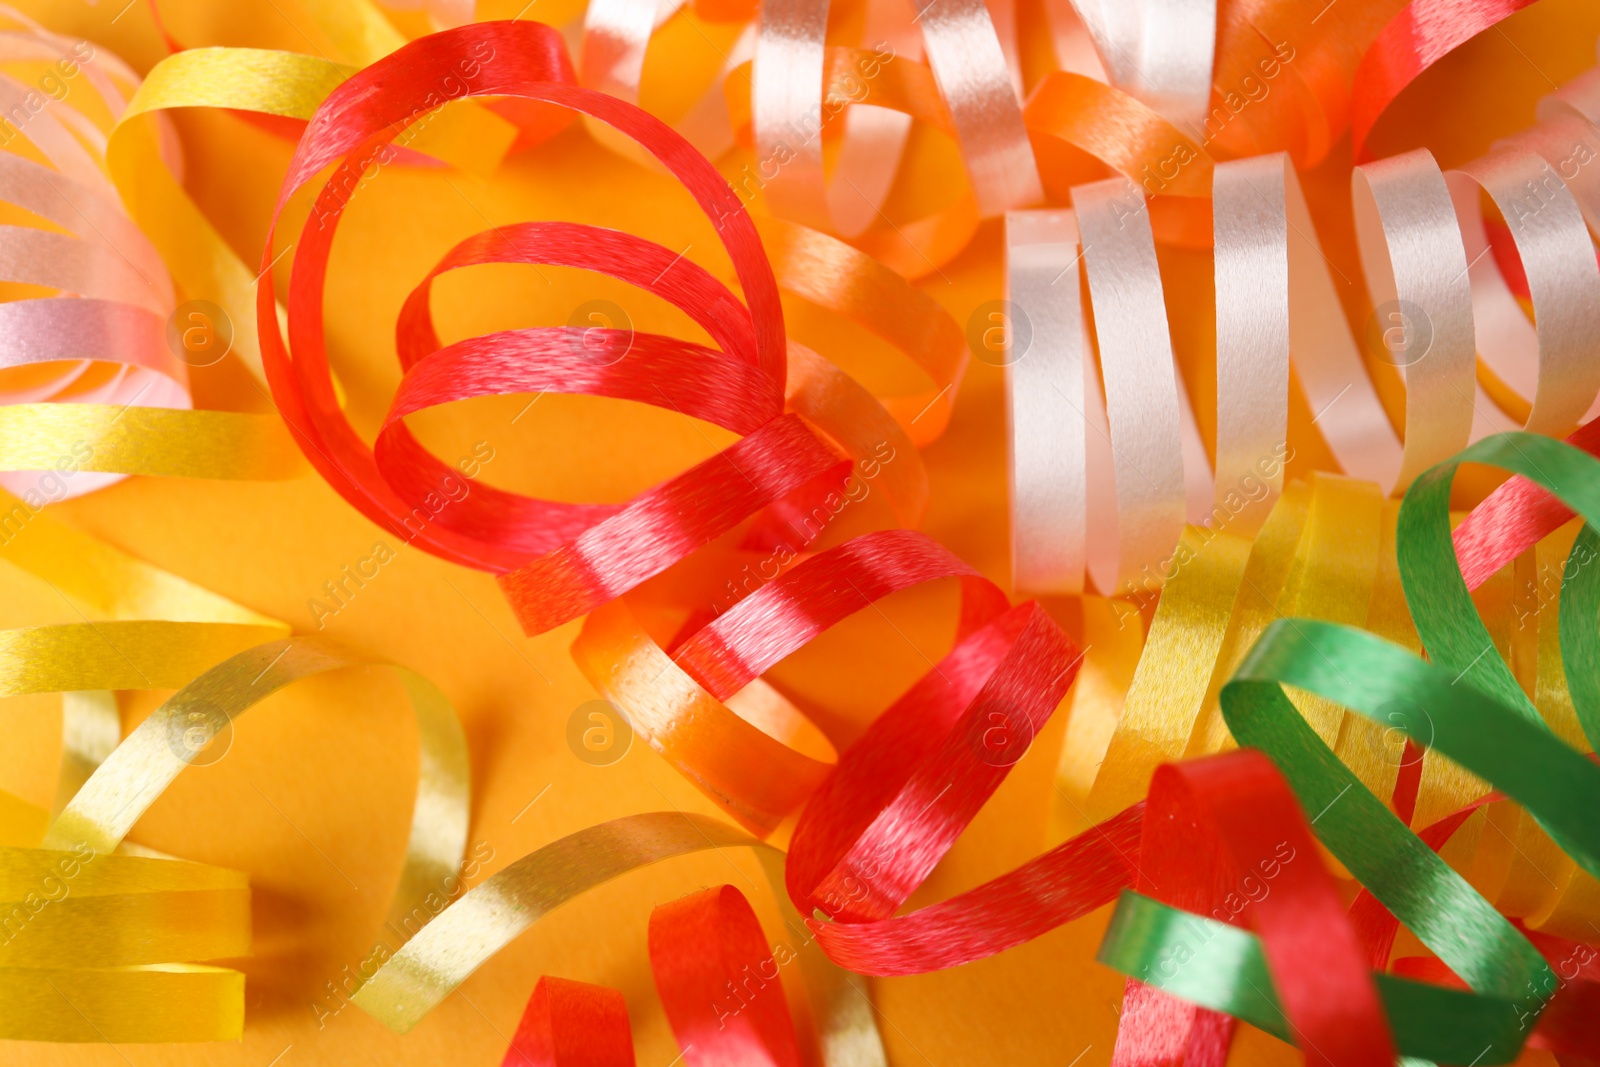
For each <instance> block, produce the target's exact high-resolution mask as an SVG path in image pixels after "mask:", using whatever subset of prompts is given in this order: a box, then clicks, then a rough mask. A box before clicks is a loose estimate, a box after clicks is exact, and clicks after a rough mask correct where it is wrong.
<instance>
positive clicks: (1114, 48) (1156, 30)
mask: <svg viewBox="0 0 1600 1067" xmlns="http://www.w3.org/2000/svg"><path fill="white" fill-rule="evenodd" d="M1073 6H1074V7H1075V8H1076V9H1077V12H1078V15H1079V17H1081V18H1082V19H1083V24H1084V26H1085V28H1087V30H1088V32H1089V36H1090V38H1091V39H1092V40H1093V41H1094V45H1095V50H1096V51H1097V52H1098V53H1099V56H1100V61H1101V63H1102V64H1103V65H1104V67H1105V70H1106V73H1107V74H1108V75H1109V78H1110V81H1111V84H1113V85H1115V86H1116V87H1117V88H1119V89H1122V90H1124V91H1125V92H1128V93H1130V94H1131V95H1133V96H1135V97H1138V98H1139V99H1140V100H1142V101H1144V102H1145V103H1146V104H1148V105H1150V107H1151V108H1153V109H1154V110H1156V111H1158V112H1160V113H1162V114H1164V115H1168V116H1169V117H1171V118H1173V119H1174V120H1177V119H1188V120H1190V121H1193V120H1196V119H1201V118H1203V116H1204V114H1205V110H1206V104H1207V102H1208V101H1209V100H1210V99H1211V61H1212V51H1213V48H1214V45H1215V42H1216V32H1217V9H1216V4H1215V3H1202V4H1183V3H1172V2H1169V0H1141V2H1136V3H1120V4H1119V3H1112V2H1102V0H1074V3H1073Z"/></svg>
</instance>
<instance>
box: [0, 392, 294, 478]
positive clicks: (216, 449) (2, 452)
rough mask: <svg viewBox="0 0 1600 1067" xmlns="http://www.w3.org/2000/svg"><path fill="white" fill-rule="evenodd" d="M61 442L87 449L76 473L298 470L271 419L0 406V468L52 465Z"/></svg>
mask: <svg viewBox="0 0 1600 1067" xmlns="http://www.w3.org/2000/svg"><path fill="white" fill-rule="evenodd" d="M67 441H72V442H82V443H84V444H86V445H87V446H88V449H87V453H88V454H87V458H84V459H82V460H80V461H78V463H77V469H78V470H87V471H112V472H115V473H118V474H152V475H159V476H165V477H179V478H230V479H232V478H238V479H250V480H256V481H269V480H274V479H281V478H287V477H289V476H291V475H292V474H293V473H294V472H295V471H296V470H298V469H299V468H300V461H299V457H298V455H297V454H296V452H295V448H294V444H293V442H291V441H290V440H289V435H288V434H287V433H286V432H285V431H284V428H283V424H282V423H280V422H279V421H278V420H277V419H275V418H271V417H266V416H260V415H244V414H239V413H237V412H232V411H191V410H188V409H183V408H146V407H129V406H127V405H124V404H12V405H10V406H7V407H0V470H14V471H30V470H50V469H52V468H53V467H54V466H55V465H56V464H57V463H58V462H59V461H60V460H59V457H60V456H61V454H62V448H61V443H62V442H67Z"/></svg>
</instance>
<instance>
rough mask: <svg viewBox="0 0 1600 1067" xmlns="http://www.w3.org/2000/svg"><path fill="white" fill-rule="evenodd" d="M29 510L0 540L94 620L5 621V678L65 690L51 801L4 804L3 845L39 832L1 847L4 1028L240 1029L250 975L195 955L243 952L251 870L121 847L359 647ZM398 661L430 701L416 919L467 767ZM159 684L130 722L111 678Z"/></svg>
mask: <svg viewBox="0 0 1600 1067" xmlns="http://www.w3.org/2000/svg"><path fill="white" fill-rule="evenodd" d="M11 503H13V504H17V502H16V501H12V502H11ZM17 506H18V507H23V505H20V504H17ZM17 513H18V512H17V511H16V510H15V509H13V512H12V515H15V514H17ZM23 514H25V515H26V523H25V524H24V525H22V526H20V527H17V528H15V530H14V532H11V533H10V534H9V536H8V537H7V538H6V539H5V540H4V542H3V543H0V558H4V559H5V560H6V561H7V562H9V563H11V564H14V565H16V566H18V567H21V568H22V569H24V570H26V571H28V572H30V573H31V574H33V575H35V576H36V577H38V578H40V579H42V580H44V581H46V582H49V583H50V584H51V585H52V586H53V587H54V588H55V589H57V590H58V591H59V592H60V593H61V594H62V595H63V596H64V597H66V598H67V599H68V601H69V602H70V603H72V604H73V605H74V606H75V607H76V609H77V610H78V611H79V613H80V614H81V615H82V616H83V617H84V620H85V621H84V622H82V623H73V624H69V625H64V626H43V627H34V628H31V629H26V630H11V631H6V632H4V633H3V634H0V647H3V649H4V656H3V659H4V668H3V670H0V692H5V693H8V694H20V693H40V692H61V693H62V694H63V708H62V711H63V731H62V732H63V752H62V768H61V783H60V788H59V791H58V792H59V795H60V798H61V799H60V801H59V802H58V811H57V813H56V814H55V815H54V816H53V817H52V816H50V815H48V813H45V812H42V811H38V810H37V809H32V808H31V806H30V805H27V804H25V803H23V802H21V801H14V802H13V803H12V806H11V810H7V811H6V812H5V813H4V814H5V819H4V820H3V822H4V824H5V837H6V841H7V843H8V844H11V845H16V846H27V847H12V848H5V849H0V852H3V855H0V889H3V892H0V896H5V895H6V894H8V893H9V894H15V896H14V897H12V896H8V897H6V899H7V900H11V901H14V902H13V903H4V902H3V901H0V904H3V905H4V907H3V910H4V911H5V913H6V915H7V916H9V917H10V918H11V919H12V920H13V926H16V927H17V929H15V930H13V929H12V928H11V927H8V928H7V929H8V931H9V932H10V933H11V937H10V938H8V940H7V942H6V944H5V945H4V946H3V947H0V984H4V985H6V988H7V989H8V990H9V991H10V992H11V994H12V995H13V996H12V999H10V1000H8V1002H7V1003H8V1005H10V1006H11V1007H9V1008H8V1010H7V1011H6V1012H4V1013H0V1031H3V1032H4V1033H5V1034H6V1036H7V1037H14V1038H26V1039H32V1040H59V1041H108V1040H109V1041H113V1042H151V1041H203V1040H225V1039H230V1038H236V1037H237V1036H238V1035H239V1032H240V1027H241V1026H242V1024H243V991H244V985H243V976H242V975H240V974H239V973H238V972H235V971H229V970H222V969H218V968H208V967H198V966H191V965H188V964H186V963H184V962H182V961H187V960H203V959H214V958H226V957H232V956H241V955H248V954H249V951H250V935H249V928H250V927H249V922H250V920H249V889H248V885H247V884H246V882H245V879H244V876H243V875H242V874H239V873H238V872H233V871H223V870H219V869H217V868H213V867H208V866H205V865H202V864H194V863H188V862H185V861H179V860H173V859H152V858H146V857H143V856H124V855H122V854H120V853H119V852H118V849H119V846H121V845H122V842H123V838H124V837H125V836H126V834H127V833H128V832H129V830H131V829H132V827H133V826H134V824H135V823H136V822H137V820H138V817H139V815H140V814H142V813H143V812H144V810H145V809H146V808H147V807H148V806H149V804H150V803H151V802H152V801H153V800H154V799H155V798H156V797H157V796H158V795H160V793H161V792H163V791H164V789H165V788H166V786H167V785H168V784H169V783H170V782H171V781H172V779H173V778H174V777H176V776H177V774H178V773H179V772H180V771H182V770H183V768H184V767H186V766H187V765H188V763H189V761H190V760H192V759H193V758H194V757H195V756H196V754H197V753H198V752H200V751H203V750H204V748H205V746H206V743H207V742H209V741H211V740H213V739H214V738H215V736H216V735H217V733H218V732H220V731H223V730H226V729H228V728H229V727H228V724H229V723H230V722H231V720H232V719H233V717H235V716H237V715H238V714H241V713H243V711H245V710H246V709H247V708H248V707H250V706H251V705H253V704H255V703H257V702H258V701H260V700H261V699H263V698H265V697H266V696H268V695H270V694H271V693H272V692H274V691H276V690H277V689H279V688H282V687H283V686H285V685H288V684H291V683H292V682H294V681H296V680H298V679H300V678H302V677H306V676H308V675H310V674H314V673H320V672H322V671H327V670H335V669H340V668H343V667H348V666H353V665H357V664H359V663H364V662H366V661H364V660H356V659H352V658H351V657H349V656H348V655H347V654H345V653H342V652H340V651H338V650H337V649H334V648H333V647H331V646H329V645H327V644H326V643H324V642H320V641H318V640H315V639H307V638H298V639H297V638H290V639H288V640H283V639H282V638H283V635H285V634H286V633H287V630H288V627H287V626H286V625H285V624H283V623H281V622H278V621H276V620H274V619H270V618H267V617H266V616H263V615H260V614H258V613H256V612H253V611H250V610H249V609H247V608H244V607H241V606H240V605H238V604H235V603H233V602H231V601H229V600H226V599H224V598H222V597H219V596H217V595H216V594H214V593H211V592H208V591H207V590H204V589H202V588H200V587H198V586H195V585H192V584H191V583H189V582H187V581H185V580H183V579H181V578H179V577H177V576H175V575H172V574H169V573H167V572H165V571H162V570H159V569H157V568H155V567H152V566H150V565H149V564H147V563H143V562H141V561H139V560H136V559H133V558H131V557H129V556H126V555H124V554H123V553H121V552H119V551H117V550H116V549H113V548H111V547H110V546H108V545H105V544H103V543H101V542H99V541H97V540H95V539H93V538H91V537H88V536H87V535H85V534H82V533H80V532H77V531H76V530H74V529H73V528H72V527H70V526H67V525H65V524H63V523H61V522H59V521H58V520H56V519H54V518H52V517H51V516H49V515H47V514H45V513H44V512H42V511H41V512H33V513H31V514H27V513H26V512H23ZM91 620H92V621H91ZM263 641H265V642H266V643H261V642H263ZM218 659H222V660H223V662H222V663H220V664H216V661H217V660H218ZM213 664H216V665H215V666H213ZM207 668H210V669H207ZM399 673H400V676H401V681H402V682H403V683H404V684H405V687H406V689H407V692H408V694H409V696H410V697H411V700H412V704H413V708H414V710H415V712H416V715H417V721H418V727H419V756H418V784H417V797H416V805H415V813H414V817H413V823H412V828H411V834H410V841H409V843H408V846H407V855H406V859H405V862H404V864H403V865H402V871H401V878H400V884H399V887H398V888H397V890H396V892H395V896H394V899H393V901H392V903H391V907H390V916H389V917H390V919H391V920H392V922H393V923H394V927H395V929H408V928H414V927H416V926H418V925H420V924H421V923H422V922H425V921H426V920H427V918H428V917H429V916H431V915H432V914H433V911H434V910H436V909H429V908H427V907H425V906H424V900H425V898H427V897H429V896H430V895H433V894H440V893H443V894H444V895H445V896H448V895H449V894H448V892H447V889H448V885H449V880H450V879H451V878H453V877H454V876H455V875H456V873H457V871H458V869H459V867H460V863H461V856H462V852H463V850H464V847H465V843H466V827H467V818H468V790H469V781H468V773H467V762H466V759H467V757H466V743H465V739H464V737H463V736H462V733H461V727H460V724H459V722H458V720H457V719H456V716H455V712H454V710H453V709H452V708H451V706H450V704H449V703H448V701H446V700H445V698H444V697H443V696H442V695H441V694H440V693H439V692H438V690H437V689H435V688H434V687H433V686H432V685H431V684H430V683H428V682H427V681H426V680H425V679H422V678H420V677H419V676H417V675H414V674H412V673H411V672H408V671H404V670H400V671H399ZM197 675H198V677H196V676H197ZM152 688H178V689H179V692H178V693H177V694H176V695H175V696H173V697H172V698H170V699H169V700H167V701H166V702H165V703H164V704H162V706H161V707H160V708H158V709H157V710H156V711H155V712H153V713H152V714H151V715H150V716H149V717H148V718H146V719H145V720H144V722H142V723H141V724H140V725H139V726H138V727H137V728H136V729H135V730H134V731H133V732H132V733H131V734H129V735H128V737H127V738H126V739H123V738H122V737H121V723H120V721H119V716H118V712H117V707H116V701H115V699H114V697H113V695H112V694H111V693H110V692H108V690H116V689H152ZM196 730H198V731H199V732H200V733H201V734H203V735H204V736H203V737H196V736H192V735H193V734H194V733H195V731H196ZM47 823H48V825H47ZM18 916H20V917H21V918H20V919H18ZM407 922H409V924H410V926H409V927H407V926H406V925H404V924H405V923H407ZM19 923H20V925H19Z"/></svg>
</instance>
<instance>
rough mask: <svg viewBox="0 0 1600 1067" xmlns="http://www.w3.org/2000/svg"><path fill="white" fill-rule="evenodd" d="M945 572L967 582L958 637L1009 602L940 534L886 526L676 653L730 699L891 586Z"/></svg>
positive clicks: (822, 556) (751, 601)
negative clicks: (940, 540)
mask: <svg viewBox="0 0 1600 1067" xmlns="http://www.w3.org/2000/svg"><path fill="white" fill-rule="evenodd" d="M939 578H959V579H960V580H961V582H962V618H961V622H960V624H959V627H958V632H957V637H958V638H959V637H965V636H966V635H967V634H969V633H970V632H972V630H974V629H976V628H977V627H978V626H979V625H981V624H983V623H986V622H988V621H989V620H991V619H993V618H995V617H996V616H998V615H1000V614H1001V613H1003V612H1004V611H1006V610H1007V608H1008V607H1009V604H1008V603H1007V601H1006V596H1005V594H1004V593H1002V592H1001V591H1000V589H999V588H998V587H997V586H996V585H995V584H994V583H993V582H991V581H989V580H988V579H987V578H985V577H983V576H982V575H980V574H979V573H978V572H977V571H976V570H974V569H973V568H972V567H971V566H969V565H968V564H966V563H964V562H962V560H961V559H959V558H958V557H957V556H955V555H954V554H953V553H952V552H950V550H949V549H947V548H945V547H944V546H943V545H941V544H939V543H938V542H937V541H934V540H933V539H932V538H930V537H928V536H926V535H924V534H920V533H917V532H915V531H913V530H884V531H881V532H878V533H869V534H862V535H861V536H860V537H856V538H853V539H852V540H850V541H848V542H846V543H845V544H842V545H839V546H838V547H836V548H833V549H830V550H828V551H826V552H822V553H819V554H818V555H815V556H812V557H811V558H809V559H807V560H805V561H804V562H803V563H801V564H799V565H798V566H795V567H793V568H791V569H790V570H788V571H787V572H785V573H784V574H782V575H780V576H779V577H778V578H776V579H774V580H772V581H771V582H768V583H767V584H766V585H764V586H762V587H761V588H760V589H758V590H756V591H755V592H754V593H751V594H750V595H749V596H746V597H744V598H743V599H741V600H740V601H739V602H738V603H737V604H735V605H734V606H733V607H732V608H730V609H728V610H727V611H725V612H723V613H722V614H721V615H719V616H717V617H716V618H714V619H713V620H711V621H710V622H709V623H707V624H706V625H705V626H704V627H703V628H701V629H700V630H699V632H697V633H695V634H693V635H692V636H690V637H689V638H688V639H687V640H685V641H684V642H683V643H682V644H680V645H679V646H678V647H677V649H676V650H674V652H673V654H672V658H673V659H674V660H676V661H677V663H678V665H679V666H680V667H682V668H683V669H684V670H685V671H687V672H688V673H689V675H690V676H691V677H693V678H694V680H695V681H697V682H699V683H700V684H701V685H702V686H703V687H705V689H706V690H707V692H709V693H711V695H712V696H714V697H716V698H717V699H718V700H726V699H728V698H729V697H730V696H732V695H733V694H734V693H737V692H738V691H739V690H740V689H743V688H744V687H745V686H746V685H748V684H750V682H751V681H753V680H754V679H756V678H757V677H759V676H760V675H762V674H764V673H766V671H767V669H768V668H770V667H772V666H773V665H774V664H776V663H777V662H778V661H779V660H781V659H783V658H784V657H785V656H787V655H789V654H790V653H791V652H794V651H796V650H797V649H799V648H800V647H801V646H802V645H804V644H806V643H807V642H808V641H811V640H812V639H813V638H815V637H816V636H817V635H818V634H820V633H822V632H823V631H824V630H826V629H828V628H829V627H830V626H833V625H834V624H835V623H838V622H840V621H842V620H843V619H845V618H846V617H848V616H850V615H853V614H855V613H856V612H858V611H860V610H862V609H863V608H866V607H868V606H869V605H871V604H872V603H873V602H874V601H876V600H881V599H882V598H883V597H885V596H888V595H889V594H890V593H894V592H898V591H900V590H902V589H908V588H910V587H911V586H913V585H920V584H922V583H923V582H931V581H934V580H936V579H939Z"/></svg>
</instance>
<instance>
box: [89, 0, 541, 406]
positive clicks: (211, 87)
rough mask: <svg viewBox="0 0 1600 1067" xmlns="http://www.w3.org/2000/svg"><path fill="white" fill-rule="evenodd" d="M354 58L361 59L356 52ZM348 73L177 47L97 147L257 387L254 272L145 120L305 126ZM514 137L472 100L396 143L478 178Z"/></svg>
mask: <svg viewBox="0 0 1600 1067" xmlns="http://www.w3.org/2000/svg"><path fill="white" fill-rule="evenodd" d="M320 6H322V7H323V8H330V7H334V6H337V5H331V4H323V5H320ZM355 51H356V52H358V53H362V54H364V52H365V46H363V48H357V49H355ZM370 58H376V57H370ZM352 73H354V68H351V67H345V66H341V65H339V64H337V63H333V62H331V61H329V60H326V59H322V58H319V57H317V56H305V55H300V54H298V53H295V52H275V51H269V50H265V49H259V48H191V49H187V50H185V51H182V52H177V53H175V54H173V55H170V56H168V57H167V58H166V59H163V60H162V61H161V62H160V63H157V64H156V65H155V67H154V68H152V69H151V71H150V73H149V74H148V75H146V76H145V80H144V82H143V83H142V84H141V85H140V86H139V90H138V92H136V93H134V95H133V99H131V100H129V101H128V107H127V110H126V111H125V112H124V113H123V116H122V119H121V121H120V122H118V123H117V125H116V128H115V129H113V130H112V131H111V137H110V139H109V140H108V142H107V145H106V167H107V169H108V170H109V171H110V172H111V178H112V181H113V182H115V184H116V186H117V190H118V191H119V192H120V193H121V194H122V200H123V203H124V204H125V205H127V209H128V213H129V214H130V215H131V216H132V217H133V220H134V221H135V222H137V223H138V224H139V226H140V228H141V229H143V230H144V232H145V234H146V235H147V236H149V238H150V240H151V242H152V243H153V244H154V245H155V247H156V249H157V250H158V251H159V252H160V253H161V258H162V259H164V260H165V261H166V263H167V267H168V269H169V270H171V271H172V276H173V278H174V279H176V280H177V282H178V285H179V286H180V287H182V288H183V290H184V291H185V292H187V293H188V294H189V295H190V296H192V297H203V298H204V299H207V300H211V301H214V302H215V303H217V304H218V305H220V306H221V307H222V308H223V309H224V310H225V311H226V312H227V313H228V315H229V316H230V317H231V318H232V319H233V321H234V323H235V325H236V330H235V342H234V343H235V347H234V350H235V351H236V352H237V353H238V354H239V357H240V358H241V359H242V360H243V361H244V363H245V365H246V366H247V367H249V368H250V371H251V373H252V374H254V375H255V377H256V379H257V380H258V381H261V382H265V381H266V373H265V371H264V370H263V369H262V366H261V350H260V347H259V344H258V341H257V339H256V332H255V330H254V329H253V328H251V324H253V323H254V322H255V287H256V272H255V271H254V270H252V269H250V268H249V267H248V266H246V265H245V263H244V261H243V260H241V259H240V258H239V256H238V255H237V254H236V253H235V252H234V251H233V249H232V248H231V247H229V245H228V243H227V242H226V241H225V240H223V238H222V235H221V234H220V233H218V232H217V230H216V228H215V227H214V226H212V225H211V222H210V220H209V219H207V218H206V217H205V215H204V214H203V213H202V212H201V211H200V209H199V207H197V206H196V205H195V203H194V201H193V200H191V199H189V194H188V193H186V192H184V189H183V186H182V185H180V184H179V183H178V181H177V179H176V178H175V177H174V176H173V174H172V172H171V171H170V170H168V169H167V166H166V163H165V162H163V160H162V158H161V152H160V144H159V139H158V136H157V132H158V131H157V128H156V126H155V124H154V121H153V119H154V117H155V115H156V114H157V113H159V112H161V111H165V110H170V109H173V108H186V107H213V108H229V109H232V110H236V111H255V112H259V113H261V114H263V115H277V116H280V117H284V118H293V119H309V118H310V117H311V116H312V114H313V113H314V112H315V111H316V109H317V105H318V104H320V103H322V101H323V99H324V98H326V97H327V95H328V94H329V93H330V92H332V91H333V90H334V89H335V88H336V87H337V86H338V85H339V84H340V83H341V82H343V81H344V80H345V79H346V78H347V77H349V76H350V75H351V74H352ZM441 92H443V90H441ZM516 135H517V131H516V128H515V127H514V126H512V125H511V124H510V123H509V122H506V121H505V120H504V119H501V118H499V117H498V116H496V115H494V114H493V113H491V112H489V111H486V110H484V109H483V108H482V107H481V106H479V105H477V104H476V103H474V102H472V101H458V102H456V103H453V104H447V105H446V106H445V107H444V108H442V109H441V110H440V111H438V112H437V113H434V114H433V115H431V116H430V117H429V120H428V121H427V122H426V123H419V124H418V126H416V127H414V128H413V129H412V131H410V133H409V135H408V136H406V137H401V138H399V139H397V141H396V143H397V144H399V145H401V146H402V147H407V148H411V149H414V150H416V151H418V152H423V153H426V154H429V155H433V156H436V157H437V158H439V159H440V160H442V161H444V162H448V163H451V164H452V165H455V166H458V167H460V168H461V169H462V170H465V171H468V172H470V173H475V174H480V175H486V174H488V173H490V172H492V171H493V170H494V168H495V167H497V166H498V165H499V163H500V160H501V159H502V158H503V157H504V156H505V153H506V151H507V150H508V149H509V148H510V147H511V144H512V142H513V141H514V140H516ZM287 251H288V250H287V249H285V252H286V253H287Z"/></svg>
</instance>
